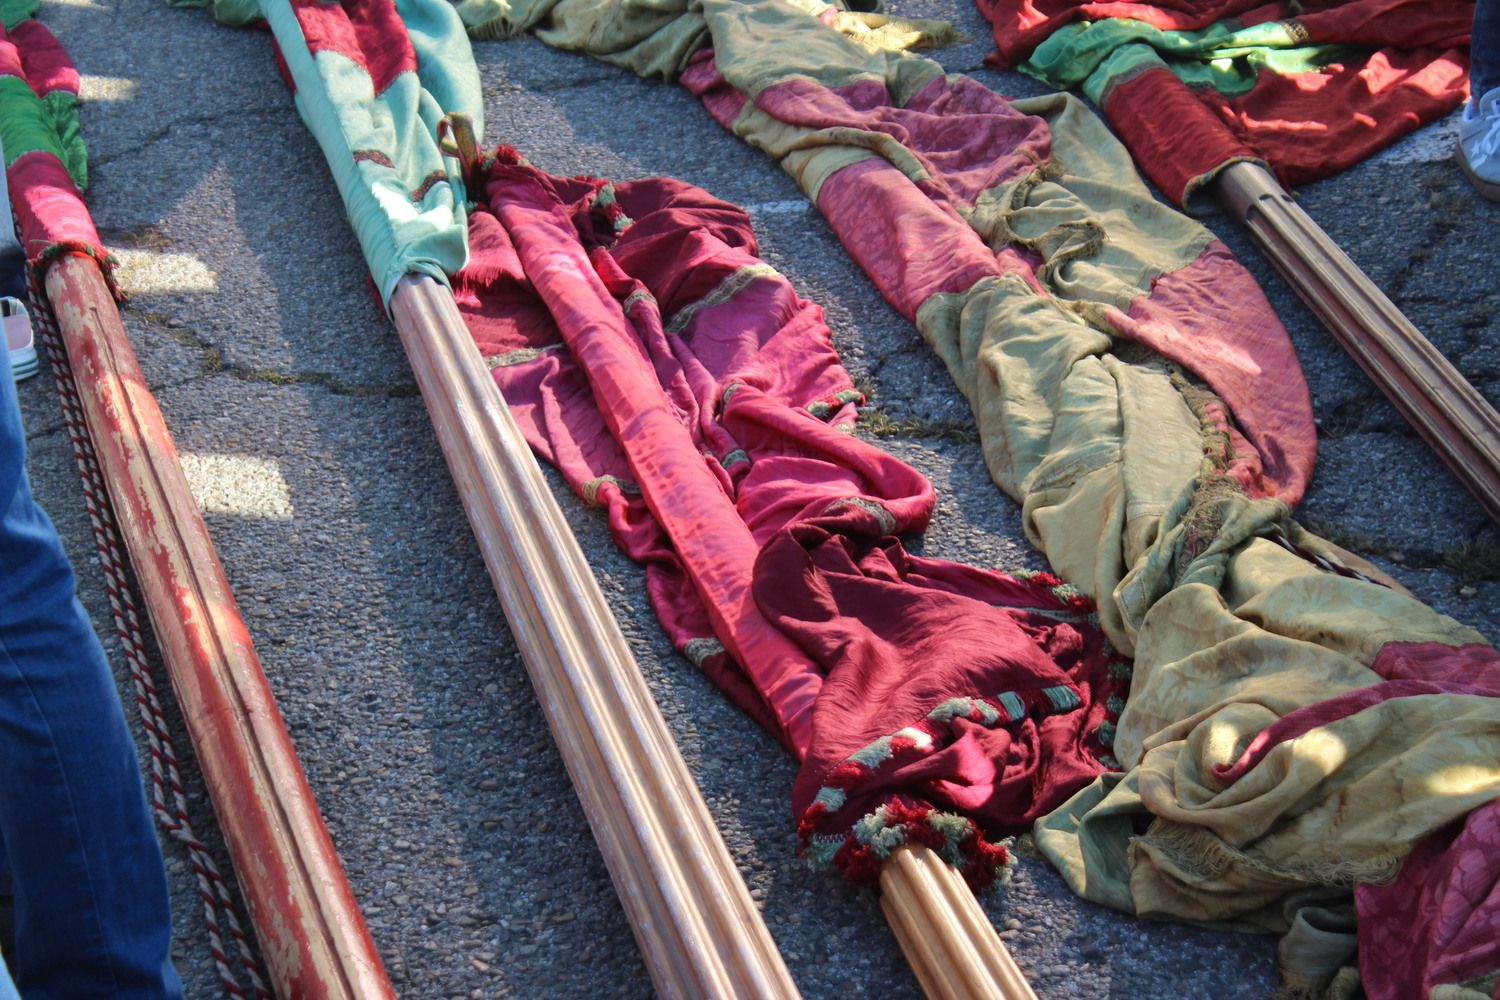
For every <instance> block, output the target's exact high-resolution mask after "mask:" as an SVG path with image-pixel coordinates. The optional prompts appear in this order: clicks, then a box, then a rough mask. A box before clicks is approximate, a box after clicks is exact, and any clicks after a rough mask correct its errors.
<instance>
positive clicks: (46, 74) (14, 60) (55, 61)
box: [0, 18, 80, 97]
mask: <svg viewBox="0 0 1500 1000" xmlns="http://www.w3.org/2000/svg"><path fill="white" fill-rule="evenodd" d="M4 36H5V37H4V41H0V73H8V74H10V75H12V76H20V77H24V78H25V80H26V82H27V83H29V84H31V89H32V90H34V91H36V94H37V96H38V97H42V96H45V95H47V94H49V93H51V92H52V91H54V90H62V91H66V92H68V93H70V94H73V95H75V96H76V95H77V93H78V86H79V83H80V77H79V75H78V70H77V69H75V68H74V67H73V60H72V59H70V58H68V53H67V50H65V49H64V48H63V47H62V43H61V42H59V41H58V40H57V38H56V36H54V35H53V34H52V32H50V31H48V30H47V26H46V25H44V24H43V23H42V22H40V21H38V20H36V19H35V18H30V19H28V20H25V21H22V22H21V23H20V24H18V25H16V26H15V27H14V28H11V29H10V30H9V31H6V32H4ZM18 69H19V72H18Z"/></svg>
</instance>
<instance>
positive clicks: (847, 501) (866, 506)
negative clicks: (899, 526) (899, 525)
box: [823, 497, 896, 535]
mask: <svg viewBox="0 0 1500 1000" xmlns="http://www.w3.org/2000/svg"><path fill="white" fill-rule="evenodd" d="M840 507H858V508H859V509H860V510H866V511H869V512H870V513H871V514H874V515H875V519H876V520H877V521H879V522H880V530H881V533H883V534H886V535H894V534H895V533H896V515H895V514H892V513H891V512H890V511H888V510H886V509H885V507H884V506H882V505H881V504H878V503H876V502H875V501H874V500H870V499H868V498H866V497H845V498H844V499H842V500H835V501H834V502H833V503H831V504H829V505H828V506H827V507H825V508H824V510H823V513H825V514H832V513H833V512H834V511H836V510H838V509H839V508H840Z"/></svg>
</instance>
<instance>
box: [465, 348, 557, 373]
mask: <svg viewBox="0 0 1500 1000" xmlns="http://www.w3.org/2000/svg"><path fill="white" fill-rule="evenodd" d="M566 346H567V345H566V344H548V345H547V346H546V347H518V348H516V349H515V350H514V351H506V352H505V353H504V354H491V355H489V356H488V357H486V358H485V359H484V364H485V367H486V368H488V369H490V370H491V371H494V370H495V369H496V368H509V367H510V366H511V365H524V364H525V363H526V362H528V361H535V360H536V359H537V358H539V357H541V356H542V355H543V354H551V353H552V352H554V351H561V350H563V349H564V348H565V347H566Z"/></svg>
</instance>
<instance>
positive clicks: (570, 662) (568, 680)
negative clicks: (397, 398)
mask: <svg viewBox="0 0 1500 1000" xmlns="http://www.w3.org/2000/svg"><path fill="white" fill-rule="evenodd" d="M391 309H392V313H393V315H394V317H395V321H396V329H397V331H398V332H399V334H400V336H401V342H402V344H403V345H404V346H405V348H406V352H407V356H408V357H409V358H410V360H411V366H412V370H413V371H414V372H415V373H416V378H417V385H418V386H419V388H420V389H421V391H422V397H423V399H424V400H425V401H426V403H427V410H428V413H429V414H430V415H431V417H432V423H433V427H434V428H435V429H436V431H437V436H438V443H439V444H440V445H441V447H442V450H443V455H444V457H445V458H446V459H447V462H448V468H449V471H450V472H451V473H452V476H453V481H454V483H455V484H456V485H457V487H458V492H459V497H460V499H461V500H462V501H463V505H464V509H465V511H466V512H467V513H468V516H469V524H470V526H471V527H472V528H473V529H474V535H475V538H476V539H477V540H478V542H479V547H480V551H481V553H482V554H483V556H484V561H485V565H486V566H487V567H488V569H489V573H490V579H491V580H492V581H493V583H494V586H495V593H496V594H497V595H498V596H499V598H500V605H501V607H502V609H503V610H504V611H505V616H506V618H507V620H508V621H509V622H510V626H511V631H512V632H513V633H514V634H515V637H516V644H517V646H518V647H519V648H520V650H521V657H522V660H523V661H524V662H525V664H526V669H527V672H528V673H529V674H530V676H531V682H532V684H533V686H534V687H535V688H536V692H537V697H538V699H539V700H540V702H541V704H542V709H543V711H544V712H545V713H546V715H547V722H548V724H549V725H550V726H551V729H552V735H553V738H554V739H555V740H556V741H557V746H558V749H559V751H560V752H561V754H562V758H563V762H564V763H565V764H566V765H567V768H568V774H569V775H570V776H571V777H572V779H573V786H574V788H575V789H576V790H577V792H578V798H579V799H580V800H581V801H582V803H583V809H584V813H585V814H586V815H587V817H588V820H589V825H590V826H591V827H592V828H593V831H594V837H595V839H596V840H597V841H598V843H599V850H600V853H602V854H603V856H604V860H605V863H606V865H607V866H608V867H609V872H610V876H611V878H612V879H613V880H614V884H615V890H616V891H617V892H618V894H619V896H620V901H621V903H622V904H623V905H624V907H625V911H626V914H627V916H628V917H629V919H630V923H631V926H632V928H633V930H634V931H635V936H636V940H637V942H638V943H639V945H640V948H641V952H642V954H643V955H644V956H645V959H646V967H647V969H648V970H649V971H650V974H651V978H652V982H653V983H654V984H655V986H656V989H657V992H658V993H660V994H661V995H662V996H664V997H681V998H684V1000H696V998H704V997H765V998H773V997H796V996H797V995H798V993H797V988H796V986H795V985H794V984H793V983H792V979H791V975H790V973H788V972H787V969H786V966H785V964H784V962H783V961H782V958H781V953H780V952H779V951H778V950H777V948H776V944H775V942H774V941H772V939H771V935H770V932H769V931H768V930H767V929H766V925H765V922H764V921H763V920H762V919H761V916H760V913H759V912H758V911H757V910H756V908H755V904H754V902H752V901H751V899H750V894H749V892H748V890H746V888H745V884H744V882H743V881H742V880H741V878H740V875H739V871H738V870H737V869H736V867H735V864H734V860H733V858H732V857H731V856H730V854H729V850H728V848H727V847H726V846H725V844H724V841H723V838H722V837H721V836H720V835H719V831H718V829H717V828H716V827H715V826H714V822H713V817H712V816H711V815H710V814H709V812H708V808H707V806H706V805H705V804H704V802H703V798H702V796H701V795H700V794H699V792H698V788H697V785H696V784H694V782H693V778H692V775H691V774H690V773H689V772H688V769H687V765H686V764H685V763H684V761H683V759H682V755H681V754H680V753H679V752H678V750H677V746H676V744H675V743H674V742H673V741H672V736H671V734H670V733H669V732H668V730H667V726H666V721H665V720H664V719H663V718H662V715H661V711H660V710H659V709H658V708H657V706H656V702H655V701H654V700H653V698H652V696H651V692H650V690H649V689H648V688H647V687H646V683H645V680H644V679H643V678H642V676H641V673H640V668H639V666H638V665H637V664H636V662H635V658H634V656H633V655H632V654H631V652H630V648H629V646H628V645H627V644H626V641H625V637H624V635H623V634H622V633H621V632H620V627H619V624H618V623H617V622H616V621H615V619H614V616H613V614H612V613H611V612H610V609H609V605H608V604H607V603H606V602H605V599H604V595H603V593H602V592H601V591H600V589H599V585H598V583H597V581H596V580H595V579H594V575H593V572H592V571H591V570H590V569H589V566H588V562H587V561H586V560H585V559H584V555H583V551H582V550H581V549H580V548H579V546H578V541H577V539H575V538H574V537H573V532H572V530H571V529H570V528H569V526H568V522H567V520H566V518H565V517H564V516H563V513H562V510H561V508H559V507H558V505H557V501H556V499H555V498H554V497H553V496H552V493H551V491H550V490H549V489H548V487H547V483H546V481H545V480H544V479H543V478H542V474H541V469H540V468H539V467H538V466H537V463H536V459H535V458H534V457H533V456H532V454H531V449H530V448H529V447H528V446H527V444H526V441H525V439H524V438H523V437H522V435H521V432H520V429H519V428H518V427H517V426H516V424H515V421H514V419H513V418H512V417H511V415H510V410H509V408H508V407H507V406H506V403H505V399H504V398H503V397H502V396H501V394H500V390H499V387H497V386H496V385H495V382H494V380H493V378H492V377H491V376H490V373H489V371H488V370H487V369H486V368H485V366H484V362H483V360H482V359H481V358H480V356H479V351H478V348H476V347H475V346H474V341H473V338H472V337H471V336H470V335H469V331H468V329H467V328H466V327H465V326H464V323H463V318H462V317H461V316H460V315H459V313H458V307H457V306H456V305H455V304H454V302H453V296H452V295H451V294H450V293H449V292H448V290H447V289H446V288H444V287H443V286H442V285H440V284H438V283H437V282H436V281H434V280H433V279H432V278H429V277H425V276H417V275H407V276H406V277H405V278H402V279H401V281H400V282H398V283H397V285H396V289H395V292H394V294H393V295H392V298H391Z"/></svg>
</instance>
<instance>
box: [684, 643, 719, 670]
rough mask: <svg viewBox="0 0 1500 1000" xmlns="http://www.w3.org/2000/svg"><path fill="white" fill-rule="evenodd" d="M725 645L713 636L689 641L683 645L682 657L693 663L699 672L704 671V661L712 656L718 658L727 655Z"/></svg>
mask: <svg viewBox="0 0 1500 1000" xmlns="http://www.w3.org/2000/svg"><path fill="white" fill-rule="evenodd" d="M726 652H728V650H726V649H725V648H724V644H723V643H722V642H720V641H719V640H718V639H715V638H714V637H713V636H704V637H703V638H700V639H689V640H688V641H687V642H685V643H683V644H682V655H683V656H686V657H687V658H688V659H689V660H691V661H692V663H693V666H695V667H697V668H698V669H699V670H702V669H703V661H704V660H706V659H708V658H709V657H710V656H718V655H719V654H720V653H726Z"/></svg>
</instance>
